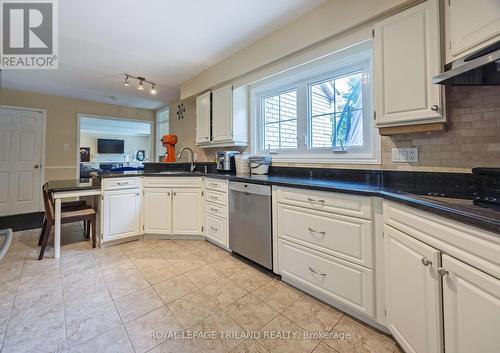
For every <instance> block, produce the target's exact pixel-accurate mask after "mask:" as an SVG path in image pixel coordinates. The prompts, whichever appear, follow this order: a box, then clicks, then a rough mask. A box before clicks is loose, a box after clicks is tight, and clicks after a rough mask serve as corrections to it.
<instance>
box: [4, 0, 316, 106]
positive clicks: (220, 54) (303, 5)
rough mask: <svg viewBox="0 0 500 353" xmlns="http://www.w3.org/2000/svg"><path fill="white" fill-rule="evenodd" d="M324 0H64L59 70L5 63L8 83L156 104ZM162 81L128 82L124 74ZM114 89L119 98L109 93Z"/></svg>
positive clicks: (22, 87)
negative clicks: (150, 85) (153, 89)
mask: <svg viewBox="0 0 500 353" xmlns="http://www.w3.org/2000/svg"><path fill="white" fill-rule="evenodd" d="M323 2H325V0H105V1H103V0H64V1H58V4H59V58H60V61H59V69H58V70H5V71H4V72H3V78H2V85H3V87H5V88H11V89H18V90H23V91H35V92H42V93H47V94H53V95H60V96H68V97H75V98H81V99H89V100H95V101H101V102H106V103H112V104H120V105H128V106H133V107H140V108H148V109H156V108H159V107H162V106H164V105H166V104H167V103H169V102H171V101H172V100H175V99H178V97H179V85H180V83H181V82H183V81H185V80H187V79H189V78H191V77H193V76H195V75H196V74H198V73H199V72H201V71H203V70H204V69H206V68H208V67H210V66H212V65H213V64H215V63H217V62H219V61H221V60H223V59H224V58H226V57H228V56H230V55H231V54H233V53H235V52H237V51H238V50H240V49H242V48H244V47H246V46H248V45H249V44H251V43H252V42H254V41H255V40H257V39H259V38H261V37H263V36H265V35H266V34H268V33H271V32H273V31H274V30H276V29H278V28H280V27H282V26H283V25H285V24H286V23H288V22H291V21H293V20H294V19H296V18H298V17H300V16H301V15H303V14H305V13H307V12H309V11H310V10H312V9H313V8H315V7H317V6H319V5H320V4H322V3H323ZM124 73H129V74H132V75H136V76H137V75H138V76H145V77H146V78H148V79H149V80H151V81H154V82H157V83H158V84H159V86H158V87H157V88H158V91H159V92H158V95H157V96H156V97H152V96H151V95H150V94H149V92H148V90H147V89H146V90H145V91H143V92H141V91H138V90H137V89H135V88H134V87H133V86H131V87H128V88H126V87H124V86H123V77H124V76H123V74H124ZM109 96H112V97H116V100H112V99H110V98H109Z"/></svg>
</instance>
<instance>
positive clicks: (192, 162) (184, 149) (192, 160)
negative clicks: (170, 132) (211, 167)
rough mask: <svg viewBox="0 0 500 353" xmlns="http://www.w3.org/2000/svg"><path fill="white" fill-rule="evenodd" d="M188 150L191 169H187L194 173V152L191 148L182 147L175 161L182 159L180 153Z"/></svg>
mask: <svg viewBox="0 0 500 353" xmlns="http://www.w3.org/2000/svg"><path fill="white" fill-rule="evenodd" d="M186 150H188V151H189V152H191V160H190V163H191V167H190V168H189V170H190V171H191V173H192V172H194V169H195V168H196V161H195V160H194V152H193V150H192V149H191V148H189V147H184V148H183V149H182V150H181V151H180V152H179V154H178V155H177V159H180V158H181V157H182V152H184V151H186Z"/></svg>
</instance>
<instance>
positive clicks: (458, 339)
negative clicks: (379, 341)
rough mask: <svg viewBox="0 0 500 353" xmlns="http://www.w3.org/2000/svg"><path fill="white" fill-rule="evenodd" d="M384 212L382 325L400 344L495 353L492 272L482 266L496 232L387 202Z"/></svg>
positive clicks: (430, 351) (498, 322) (497, 307)
mask: <svg viewBox="0 0 500 353" xmlns="http://www.w3.org/2000/svg"><path fill="white" fill-rule="evenodd" d="M384 219H385V223H386V224H385V226H384V245H385V247H384V259H385V261H384V262H385V264H384V265H385V279H384V280H385V305H386V325H387V327H388V328H389V330H390V331H391V333H392V334H393V335H394V338H395V339H396V341H398V343H399V344H400V345H401V347H402V348H403V349H404V351H405V352H407V353H409V352H411V353H435V352H438V353H442V352H445V353H469V352H481V353H497V352H500V335H499V332H500V331H499V329H500V279H499V278H498V277H497V276H493V275H491V274H489V273H487V272H484V271H489V272H491V273H492V274H496V273H498V271H497V266H496V264H497V263H498V259H499V258H500V248H499V247H498V244H499V243H500V240H499V239H498V234H496V235H495V234H491V233H489V232H486V231H482V230H480V229H478V228H474V227H469V226H466V225H464V224H460V223H458V222H453V221H450V220H448V219H444V218H442V217H438V216H435V215H433V214H430V213H428V212H422V211H417V210H413V209H412V208H409V207H407V206H401V205H399V204H394V203H391V202H384ZM469 261H470V264H474V266H471V265H470V264H468V263H467V262H469ZM443 328H444V329H443Z"/></svg>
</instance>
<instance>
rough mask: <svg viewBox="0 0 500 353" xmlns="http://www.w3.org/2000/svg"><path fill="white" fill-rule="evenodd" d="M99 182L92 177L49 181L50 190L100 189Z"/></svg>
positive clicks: (51, 191)
mask: <svg viewBox="0 0 500 353" xmlns="http://www.w3.org/2000/svg"><path fill="white" fill-rule="evenodd" d="M100 188H101V185H100V184H99V183H95V182H94V183H93V182H92V179H67V180H51V181H49V192H50V193H54V192H64V191H80V190H95V189H100Z"/></svg>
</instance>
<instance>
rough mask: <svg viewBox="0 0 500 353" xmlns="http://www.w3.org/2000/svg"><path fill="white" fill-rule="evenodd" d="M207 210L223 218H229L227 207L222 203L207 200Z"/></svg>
mask: <svg viewBox="0 0 500 353" xmlns="http://www.w3.org/2000/svg"><path fill="white" fill-rule="evenodd" d="M205 211H206V212H208V213H210V214H213V215H215V216H219V217H222V218H227V207H226V206H222V205H217V204H215V203H211V202H205Z"/></svg>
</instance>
